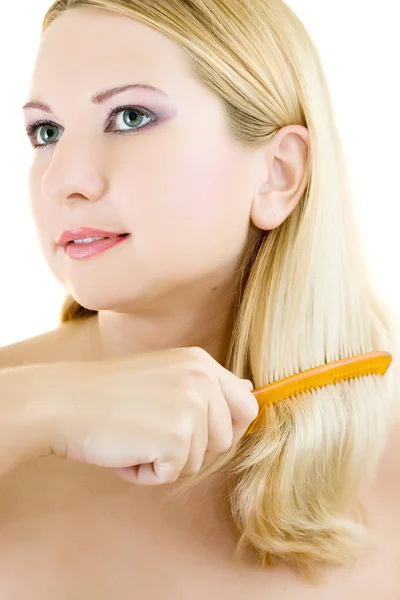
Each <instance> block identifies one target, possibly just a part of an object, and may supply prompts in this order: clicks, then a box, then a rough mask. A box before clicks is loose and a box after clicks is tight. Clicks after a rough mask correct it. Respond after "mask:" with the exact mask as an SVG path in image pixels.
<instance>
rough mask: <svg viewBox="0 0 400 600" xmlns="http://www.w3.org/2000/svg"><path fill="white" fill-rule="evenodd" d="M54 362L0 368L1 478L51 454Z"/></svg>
mask: <svg viewBox="0 0 400 600" xmlns="http://www.w3.org/2000/svg"><path fill="white" fill-rule="evenodd" d="M53 367H54V365H52V364H38V365H24V366H16V367H7V368H2V369H0V477H1V476H3V475H4V474H5V473H7V472H8V471H10V470H12V469H14V468H15V467H17V466H18V465H19V464H21V463H23V462H25V461H27V460H30V459H32V458H38V457H40V456H47V455H48V454H50V453H51V451H50V448H49V446H48V435H47V433H48V421H49V417H50V410H49V409H50V406H49V402H48V401H47V398H48V397H49V396H48V395H47V393H45V392H47V391H48V390H49V389H51V385H52V384H51V381H52V379H51V374H52V369H53Z"/></svg>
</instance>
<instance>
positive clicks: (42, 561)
mask: <svg viewBox="0 0 400 600" xmlns="http://www.w3.org/2000/svg"><path fill="white" fill-rule="evenodd" d="M96 321H97V317H92V318H90V319H88V320H87V321H82V322H80V323H79V324H78V323H71V324H66V325H65V326H63V327H62V328H60V329H59V330H55V331H53V332H49V333H46V334H44V335H41V336H38V337H36V338H33V339H31V340H26V341H24V342H19V343H17V344H13V345H12V346H8V347H6V348H2V349H1V351H0V367H4V366H5V364H6V363H7V364H14V365H17V364H32V363H36V364H38V363H46V362H47V363H49V362H57V361H61V360H67V361H68V360H82V361H86V360H100V359H102V358H109V357H110V355H107V354H104V355H99V353H98V352H97V353H94V352H93V351H92V350H93V344H92V342H93V335H94V333H95V332H96V327H97V324H96ZM77 348H78V349H79V351H77ZM77 352H78V353H77ZM399 430H400V427H397V428H396V430H395V431H394V432H393V434H392V436H391V438H390V440H389V441H388V446H387V451H386V453H385V456H384V459H383V461H382V463H381V467H380V469H379V471H378V473H377V476H376V481H375V483H374V485H373V487H372V488H371V490H370V491H369V493H368V495H367V496H366V503H367V511H368V516H369V519H370V523H371V527H372V528H373V530H374V532H375V533H376V540H377V545H376V549H375V550H374V551H373V552H372V553H371V554H370V555H369V556H367V557H365V558H363V559H361V560H360V561H359V562H358V564H357V566H356V567H355V568H354V569H353V571H352V572H350V573H348V572H347V571H346V569H337V570H334V571H332V572H331V573H330V574H329V575H328V579H327V582H326V583H325V585H324V586H323V588H321V589H315V588H313V587H312V586H310V585H309V584H307V583H305V582H303V581H302V580H300V578H299V577H298V576H297V575H296V574H295V573H294V572H292V571H291V570H290V569H288V568H284V567H280V568H278V569H276V570H275V571H272V572H270V571H261V570H260V569H259V568H258V567H257V565H256V563H255V560H254V557H253V556H252V555H251V553H250V552H249V553H248V554H247V555H246V556H245V559H244V560H243V562H241V563H240V562H237V561H235V560H234V558H233V551H234V548H235V541H236V539H237V538H236V535H235V529H234V526H233V523H232V520H231V518H230V515H229V508H228V506H227V504H226V502H225V500H224V492H225V491H226V488H225V485H224V479H223V477H221V476H219V475H217V476H214V477H213V478H211V479H210V480H209V481H206V482H205V483H204V484H202V485H201V486H199V487H198V488H195V489H194V490H192V491H191V492H189V494H188V495H186V496H184V497H183V498H182V499H176V498H175V497H171V493H170V492H171V490H173V488H174V484H168V485H164V486H160V487H140V486H133V485H130V484H129V483H127V482H124V481H123V480H120V479H119V478H118V477H116V476H115V474H114V473H112V472H110V471H109V470H107V469H101V468H98V467H93V466H90V465H85V464H81V463H74V462H72V461H66V460H61V459H58V458H55V457H49V458H44V459H40V460H33V461H30V462H29V463H25V464H24V465H21V466H20V467H18V468H17V469H16V470H14V471H13V472H11V473H9V474H7V475H6V476H4V477H2V478H1V479H0V515H1V516H0V530H1V536H0V594H1V595H2V597H7V598H11V597H12V598H14V597H15V598H18V599H19V598H21V599H22V598H26V597H29V598H30V599H32V600H39V599H40V600H53V599H54V598H55V597H57V598H58V599H64V598H65V600H67V598H68V599H70V598H74V600H75V599H76V600H79V599H80V598H82V600H83V599H84V598H85V599H86V598H92V597H93V598H96V600H103V599H104V600H106V599H107V600H108V599H109V598H118V600H125V598H126V599H127V600H128V598H129V599H130V598H132V597H141V598H146V599H149V600H158V599H159V598H164V597H166V598H174V600H181V599H182V600H186V599H189V598H190V600H192V599H197V598H198V599H199V600H200V599H203V598H211V599H214V598H215V600H216V599H217V598H218V599H219V598H224V599H225V598H226V599H229V600H236V599H237V600H239V599H240V600H242V598H244V597H246V596H247V595H249V594H250V597H252V598H255V599H256V600H264V599H268V600H269V599H271V598H273V599H274V598H279V599H282V598H283V599H284V600H295V599H296V600H297V599H299V598H304V599H307V600H309V599H311V600H312V599H314V598H315V600H328V599H329V600H331V599H332V600H333V599H334V598H335V599H336V598H337V597H340V598H341V599H342V600H353V599H354V598H355V597H357V596H358V595H360V597H361V595H362V598H363V600H375V599H376V598H377V597H379V598H382V600H395V598H397V596H396V594H398V589H399V584H400V575H399V572H398V565H399V560H400V542H399V536H398V532H399V528H400V517H399V513H398V503H399V500H400V490H399V484H398V481H399V475H400V466H399V459H398V456H399V450H400V443H399V441H398V440H399Z"/></svg>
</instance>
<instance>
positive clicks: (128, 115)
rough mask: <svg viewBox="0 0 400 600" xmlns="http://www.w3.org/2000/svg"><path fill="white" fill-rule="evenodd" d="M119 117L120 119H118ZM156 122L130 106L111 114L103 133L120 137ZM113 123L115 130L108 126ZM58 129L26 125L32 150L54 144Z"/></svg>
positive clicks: (46, 124) (43, 123)
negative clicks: (110, 133) (112, 133)
mask: <svg viewBox="0 0 400 600" xmlns="http://www.w3.org/2000/svg"><path fill="white" fill-rule="evenodd" d="M119 115H121V117H122V118H118V117H119ZM146 119H147V121H146ZM158 120H159V117H158V116H157V115H155V114H154V113H152V112H151V111H148V110H146V109H139V108H136V107H132V106H129V107H118V108H116V109H114V110H113V112H112V113H111V115H110V119H109V122H108V125H107V129H106V130H105V131H106V132H107V133H108V132H110V131H114V132H115V133H119V134H120V135H126V134H127V133H129V132H131V131H136V130H138V129H144V128H145V127H148V126H149V125H153V124H155V123H156V122H157V121H158ZM114 122H115V123H116V125H117V129H110V125H111V124H112V123H114ZM59 128H60V127H59V125H56V124H55V123H52V122H51V121H37V122H36V123H33V124H32V125H28V127H27V133H28V137H29V138H30V139H31V141H32V145H33V147H34V148H45V147H47V146H51V145H53V144H55V142H56V141H57V130H58V129H59ZM35 142H36V143H35ZM40 142H43V143H40Z"/></svg>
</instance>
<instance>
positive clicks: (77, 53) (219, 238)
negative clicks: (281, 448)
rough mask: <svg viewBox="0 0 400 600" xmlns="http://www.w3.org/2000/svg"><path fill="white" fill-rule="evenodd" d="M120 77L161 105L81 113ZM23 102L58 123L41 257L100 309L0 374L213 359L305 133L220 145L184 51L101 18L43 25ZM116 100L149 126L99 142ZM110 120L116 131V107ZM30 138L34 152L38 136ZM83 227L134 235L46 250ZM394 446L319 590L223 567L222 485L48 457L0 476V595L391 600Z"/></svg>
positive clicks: (44, 187) (291, 202)
mask: <svg viewBox="0 0 400 600" xmlns="http://www.w3.org/2000/svg"><path fill="white" fill-rule="evenodd" d="M72 37H73V38H74V40H75V42H74V44H72V45H71V42H70V40H71V38H72ZM111 48H112V51H110V49H111ZM131 83H145V84H149V85H152V86H155V87H157V88H160V89H161V90H163V92H164V93H165V94H167V97H165V96H164V95H162V94H161V93H159V94H157V93H156V92H152V91H148V90H146V91H145V90H139V89H135V90H129V91H125V92H123V93H122V94H119V95H118V96H115V97H113V98H110V99H109V100H107V101H106V102H105V103H104V104H98V105H97V104H96V105H95V104H93V103H91V102H90V97H91V96H92V95H94V94H95V93H96V92H98V91H99V90H101V89H104V88H112V87H114V86H119V85H126V84H131ZM29 97H30V98H32V97H38V98H40V99H41V100H42V101H43V102H45V103H46V104H48V105H50V106H51V108H52V112H51V113H47V112H44V111H43V110H38V109H33V108H28V109H26V110H25V111H24V112H25V122H26V124H29V123H32V122H33V121H34V120H37V119H48V120H51V121H52V122H54V123H55V125H56V126H57V128H59V129H57V130H56V133H55V135H57V140H58V141H57V142H56V144H55V145H53V146H49V147H48V148H45V149H43V150H39V149H36V150H35V151H34V155H33V160H32V168H31V171H30V176H29V186H30V197H31V202H32V209H33V214H34V218H35V222H36V226H37V228H38V232H39V236H40V242H41V246H42V250H43V252H44V255H45V257H46V259H47V261H48V263H49V266H50V268H51V269H52V271H53V273H54V275H55V276H56V277H57V279H58V280H59V281H60V283H61V284H62V285H63V286H64V287H65V289H66V290H68V291H69V292H70V293H72V295H73V296H74V297H75V298H76V299H77V300H78V301H79V302H81V303H82V304H83V305H85V306H90V307H92V308H94V309H96V310H99V314H98V316H96V317H93V318H90V319H88V320H86V321H83V322H81V323H79V324H78V323H71V324H68V325H67V326H65V327H64V328H62V329H60V330H56V331H54V332H50V333H48V334H44V335H43V336H39V337H37V338H34V339H33V340H26V341H24V342H22V343H19V344H14V345H13V346H11V347H8V348H5V349H2V354H1V357H0V362H1V363H2V364H5V363H6V362H7V361H10V362H11V363H13V364H16V363H31V362H54V361H57V360H82V361H86V360H94V359H103V358H111V357H118V356H123V355H126V354H131V353H136V352H140V351H149V350H157V349H164V348H178V347H183V346H201V347H202V348H204V349H205V350H206V351H207V352H208V353H209V354H210V355H211V356H213V357H214V358H215V359H216V360H218V361H219V362H220V363H221V364H224V361H225V358H226V352H227V348H228V343H229V339H230V334H231V328H232V315H233V306H234V299H235V298H234V294H233V293H232V290H234V289H235V283H236V274H237V268H238V266H239V265H240V259H241V256H242V253H243V251H244V249H245V247H246V244H247V242H248V241H249V240H250V239H251V236H253V235H257V233H259V231H260V230H263V231H267V230H271V229H274V228H276V227H278V226H279V225H280V224H281V223H282V222H283V221H284V220H285V219H286V218H287V217H288V216H289V215H290V214H291V212H292V211H293V210H294V209H295V207H296V206H297V204H298V202H299V201H300V199H301V197H302V194H303V192H304V189H305V186H306V177H305V173H306V161H307V155H308V153H307V150H308V143H309V140H308V132H307V130H306V129H305V128H304V127H300V126H290V127H285V128H283V129H282V130H280V131H279V133H278V134H277V135H276V137H275V138H274V140H273V141H272V142H271V143H270V144H268V145H267V146H266V147H265V148H262V149H258V150H254V149H253V150H249V149H246V148H243V147H241V146H239V145H238V144H237V143H235V142H234V141H233V140H232V139H231V138H230V137H229V135H228V132H227V129H226V126H227V122H226V117H225V115H224V112H223V105H222V103H221V101H220V100H219V99H218V98H217V97H215V96H214V95H213V94H211V92H210V91H209V90H207V89H206V88H205V87H203V86H202V85H200V84H199V83H198V82H196V81H195V80H194V79H193V78H192V77H191V74H190V72H189V71H188V68H187V65H186V63H185V61H184V57H183V55H182V53H181V51H180V49H179V47H178V46H176V45H175V44H174V43H172V42H171V41H170V40H169V39H168V38H166V37H165V36H163V35H161V34H159V33H157V32H155V31H153V30H151V29H150V28H147V27H145V26H143V25H141V24H138V23H134V22H132V21H130V20H128V19H125V18H121V17H119V16H118V15H115V14H112V13H109V12H106V11H103V10H98V9H90V10H88V9H78V10H72V11H69V12H67V13H65V14H63V15H62V16H61V17H59V18H58V19H57V20H56V21H55V22H54V23H53V25H52V26H51V28H50V29H49V30H48V32H47V33H46V34H45V35H44V37H43V39H42V42H41V45H40V48H39V53H38V56H37V60H36V64H35V69H34V73H33V76H32V82H31V86H30V93H29ZM122 104H124V105H130V106H132V107H134V106H143V107H146V108H147V109H148V110H150V111H153V112H155V113H157V114H160V116H161V120H160V122H159V123H158V124H157V125H156V126H155V127H154V128H151V129H150V128H149V129H147V128H146V127H143V128H142V129H141V130H138V131H136V132H134V133H130V134H128V135H126V136H122V135H118V134H115V133H104V130H105V124H106V122H107V117H108V115H109V113H110V112H111V110H112V109H114V108H115V107H116V106H118V105H122ZM146 121H147V120H146ZM113 123H114V125H113V126H112V129H119V128H120V129H125V130H126V129H128V126H127V125H126V123H125V122H124V120H123V115H122V114H121V113H119V115H117V117H115V118H114V121H113ZM42 135H43V129H42ZM135 136H137V137H135ZM35 142H36V143H41V144H42V143H44V141H43V139H42V138H40V137H39V138H38V132H37V133H36V138H35ZM81 226H92V227H97V228H100V229H106V230H111V231H118V232H127V233H128V232H129V233H131V234H132V235H131V239H130V240H129V241H128V242H127V243H125V244H124V247H121V248H120V249H118V251H116V252H109V253H105V254H103V255H101V256H99V257H97V258H96V260H88V261H79V262H77V261H71V260H70V259H69V258H68V257H67V256H66V255H65V254H64V252H63V250H62V248H60V247H58V246H57V244H56V241H57V239H58V237H59V235H60V234H61V232H62V231H63V230H65V229H72V228H76V227H81ZM183 250H184V251H183ZM117 257H118V258H117ZM229 292H231V293H229ZM5 356H7V359H5V358H4V357H5ZM0 366H1V365H0ZM395 443H396V442H395V438H393V441H391V442H390V444H389V446H388V448H390V452H389V450H388V453H387V456H386V458H385V461H384V463H383V467H382V470H381V471H380V473H379V474H378V476H377V481H376V485H375V486H374V489H373V490H372V491H371V493H370V494H369V496H368V502H369V504H368V506H369V509H370V514H371V519H372V521H373V526H374V527H375V528H376V530H377V532H378V537H379V539H380V540H381V546H380V548H379V551H378V552H377V553H376V554H374V556H373V557H372V558H370V559H369V562H368V560H367V561H366V562H365V563H361V564H360V566H359V567H358V569H357V570H356V571H355V572H354V573H353V574H352V575H351V577H350V578H349V579H348V580H346V576H345V574H344V573H343V572H340V573H339V574H338V575H335V576H332V577H331V578H330V579H329V585H327V587H325V588H324V590H314V589H312V588H311V587H310V586H309V585H308V584H305V583H302V582H301V581H300V580H299V579H298V578H297V577H296V576H295V575H294V574H293V573H291V572H290V571H289V570H285V569H278V570H277V571H275V572H274V573H270V572H260V571H258V570H257V569H256V568H255V567H254V564H252V562H251V558H250V557H249V562H248V563H247V564H245V563H243V564H242V565H240V566H238V564H237V563H234V562H233V561H232V558H231V554H232V551H233V548H234V541H235V538H234V534H233V528H232V524H231V521H230V518H229V513H228V511H227V508H226V505H225V503H224V501H223V489H224V482H223V480H222V479H221V477H218V476H216V477H214V478H212V480H211V481H210V482H207V483H206V484H204V485H202V486H200V487H199V489H197V488H196V489H195V490H193V491H192V492H191V493H190V495H189V497H188V498H187V499H186V501H183V500H180V501H177V500H175V499H174V500H173V501H172V500H171V498H170V496H169V491H168V490H169V489H170V488H169V486H162V487H159V488H145V487H144V488H139V487H135V486H131V485H129V484H128V483H126V482H124V481H122V480H118V478H116V477H115V476H114V475H113V474H111V473H109V472H108V471H107V470H106V469H98V468H95V467H92V466H90V465H83V464H77V463H73V462H71V461H61V460H59V459H56V458H54V457H49V458H46V459H42V460H40V461H32V462H31V463H28V464H26V465H21V467H19V468H18V469H17V470H15V471H14V472H13V473H10V474H8V475H7V476H5V477H3V478H2V479H1V480H0V514H1V515H2V522H1V526H2V532H3V533H2V537H1V540H0V591H3V596H4V597H7V594H8V595H9V597H11V594H12V593H14V594H16V595H15V597H18V598H23V597H27V594H29V597H30V598H31V599H32V600H35V598H40V599H41V600H50V599H53V598H55V597H57V598H58V599H59V598H71V597H73V598H76V599H78V598H81V597H82V598H85V599H86V598H88V597H91V596H93V597H95V598H96V599H98V600H103V598H104V599H105V598H111V597H115V598H118V600H124V599H125V598H131V597H132V594H134V595H135V592H136V595H137V596H138V597H143V598H146V599H149V600H150V599H151V600H153V599H154V600H156V599H157V600H158V598H160V597H168V598H171V599H172V598H174V600H175V599H176V600H178V599H179V600H180V599H181V598H182V599H183V598H185V599H186V598H191V599H194V598H205V597H208V598H224V599H225V598H227V599H228V598H229V599H232V600H235V599H236V598H238V599H239V598H244V597H245V595H250V597H252V598H254V599H256V600H258V599H260V600H261V599H264V598H275V597H276V598H278V597H279V598H281V599H282V598H283V599H287V600H291V599H294V598H296V599H298V598H299V597H300V598H302V597H304V598H307V599H312V598H315V599H318V600H325V599H326V600H328V598H329V599H330V598H333V597H336V594H338V593H340V594H341V597H342V598H343V599H348V600H350V599H351V598H354V597H355V595H356V594H359V593H361V592H362V593H363V598H364V599H366V598H367V599H368V598H371V599H372V598H376V597H377V594H378V593H379V594H380V597H381V598H387V599H389V598H393V599H394V598H395V595H392V596H390V595H389V594H390V593H393V594H394V591H393V590H397V586H398V583H400V581H397V582H395V581H394V575H393V572H394V564H396V561H397V563H398V560H399V558H400V551H399V550H400V549H399V546H398V542H397V539H396V538H397V536H396V535H395V533H394V532H395V530H396V528H397V529H398V526H399V525H400V522H399V519H398V516H397V511H396V510H395V507H396V506H397V503H398V499H399V497H400V494H399V493H398V490H397V489H396V490H395V489H393V481H394V480H395V479H396V480H397V479H398V473H399V469H398V465H397V461H395V460H394V459H393V457H394V456H395V454H394V449H395ZM396 455H397V453H396ZM388 515H390V518H389V517H388ZM30 544H31V545H32V547H30ZM55 549H56V550H55ZM60 549H61V550H60ZM155 574H156V575H157V581H156V578H155ZM178 584H179V590H178V588H177V586H178ZM385 590H387V595H386V596H385V595H384V591H385ZM33 594H37V596H34V595H33ZM62 594H65V596H63V595H62ZM79 594H81V595H79ZM213 594H214V595H213ZM368 594H370V595H368Z"/></svg>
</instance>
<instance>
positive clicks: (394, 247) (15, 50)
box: [0, 0, 400, 346]
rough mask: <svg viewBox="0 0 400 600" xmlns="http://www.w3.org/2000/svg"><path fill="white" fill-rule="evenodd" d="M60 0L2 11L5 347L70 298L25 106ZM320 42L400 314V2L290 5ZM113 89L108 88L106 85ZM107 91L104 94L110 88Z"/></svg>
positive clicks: (362, 222)
mask: <svg viewBox="0 0 400 600" xmlns="http://www.w3.org/2000/svg"><path fill="white" fill-rule="evenodd" d="M51 4H52V0H35V1H34V2H32V1H31V0H20V1H19V2H5V3H4V5H2V8H1V11H2V12H1V16H2V18H1V24H0V28H1V30H0V31H1V35H0V56H1V94H0V114H1V117H2V126H1V134H2V135H1V146H2V149H1V161H0V165H1V186H2V189H1V200H0V224H1V235H0V276H1V288H0V346H5V345H7V344H11V343H13V342H16V341H19V340H22V339H25V338H28V337H32V336H34V335H38V334H40V333H43V332H45V331H49V330H51V329H54V328H55V327H56V326H57V324H58V316H59V312H60V307H61V304H62V300H63V298H64V296H65V291H64V290H63V289H62V287H61V286H60V285H59V284H58V282H57V281H56V280H55V278H54V276H53V274H52V273H51V272H50V270H49V268H48V266H47V264H46V262H45V260H44V258H43V256H42V254H41V251H40V249H39V244H38V242H37V237H36V230H35V226H34V223H33V219H32V216H31V212H30V207H29V197H28V185H27V175H28V170H29V167H30V163H31V160H32V157H33V149H32V148H31V146H30V143H29V141H28V138H27V136H26V134H25V130H24V122H23V115H22V111H21V107H22V105H23V104H24V103H25V102H26V101H27V95H28V86H29V81H30V77H31V73H32V69H33V62H34V59H35V54H36V51H37V48H38V45H39V43H40V30H41V23H42V20H43V17H44V14H45V12H46V10H47V9H48V8H49V7H50V6H51ZM288 4H289V5H290V6H291V7H292V8H293V9H294V10H295V11H296V12H297V14H298V15H299V16H300V18H301V19H302V20H303V22H304V23H305V25H306V27H307V28H308V30H309V32H310V34H311V36H312V37H313V39H314V41H315V42H316V44H317V47H318V49H319V52H320V54H321V58H322V62H323V64H324V67H325V70H326V75H327V78H328V82H329V85H330V89H331V94H332V99H333V104H334V108H335V112H336V118H337V123H338V127H339V130H340V133H341V136H342V141H343V144H344V147H345V152H346V156H347V160H348V163H349V167H350V175H351V179H352V184H353V189H354V192H355V197H356V198H355V199H356V209H357V212H358V217H359V226H360V230H361V233H362V239H363V246H364V248H365V253H366V256H367V260H368V261H369V263H370V265H371V270H372V272H373V274H374V276H375V279H376V287H377V290H378V292H379V294H380V295H381V296H383V297H384V299H385V300H386V302H387V303H388V304H389V306H390V307H391V308H392V310H394V311H395V316H396V319H397V315H398V314H399V309H400V286H399V273H400V269H399V258H400V242H399V237H400V235H399V219H400V192H399V182H398V175H399V172H400V164H399V160H400V150H399V138H400V122H399V119H398V116H397V115H398V112H399V106H400V102H399V100H400V98H399V92H398V90H399V78H400V72H399V57H400V42H399V34H398V22H399V20H398V13H399V11H400V8H399V7H398V2H397V0H380V2H379V3H376V2H374V1H372V0H370V1H368V0H335V2H327V1H322V2H321V1H320V0H289V2H288ZM104 84H106V82H104ZM100 87H101V86H100Z"/></svg>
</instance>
